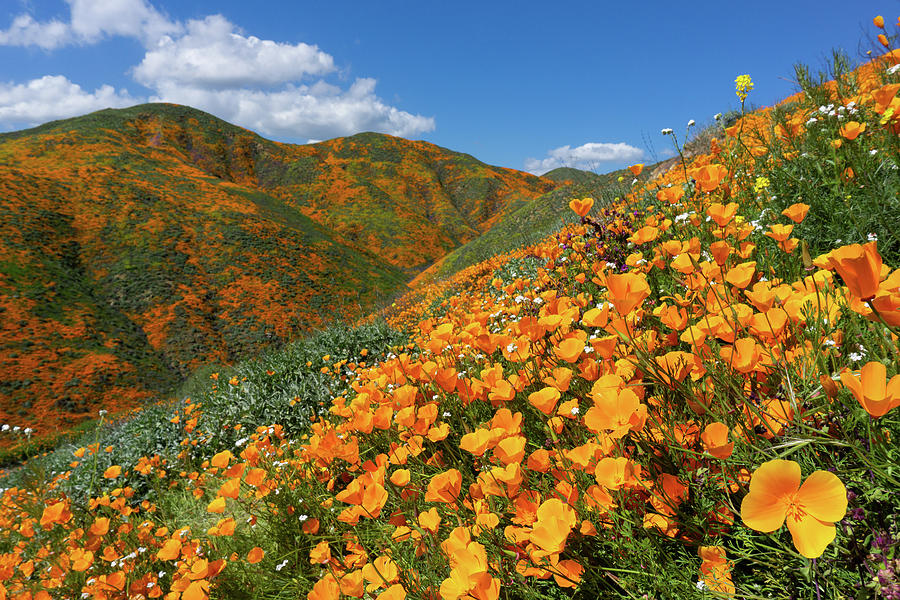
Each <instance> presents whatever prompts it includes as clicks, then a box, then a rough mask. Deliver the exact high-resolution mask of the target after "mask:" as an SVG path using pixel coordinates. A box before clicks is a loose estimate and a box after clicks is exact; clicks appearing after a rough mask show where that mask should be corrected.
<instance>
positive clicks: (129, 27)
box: [0, 0, 182, 50]
mask: <svg viewBox="0 0 900 600" xmlns="http://www.w3.org/2000/svg"><path fill="white" fill-rule="evenodd" d="M66 2H68V4H69V22H67V23H64V22H62V21H60V20H57V19H53V20H51V21H48V22H46V23H40V22H38V21H35V20H34V18H33V17H32V16H31V15H28V14H22V15H19V16H17V17H16V18H15V19H13V22H12V25H10V27H9V28H8V29H6V30H2V31H0V45H3V46H38V47H39V48H43V49H45V50H52V49H54V48H59V47H61V46H66V45H69V44H93V43H96V42H98V41H100V40H101V39H103V38H104V37H106V36H114V35H120V36H127V37H133V38H136V39H138V40H140V41H141V42H142V43H144V44H145V45H150V44H153V43H155V42H156V41H157V40H158V39H160V38H161V37H162V36H164V35H166V34H171V33H177V32H178V31H180V30H181V29H182V26H181V25H180V24H179V23H176V22H174V21H171V20H170V19H169V18H168V17H167V16H166V15H165V14H163V13H161V12H160V11H158V10H156V8H154V7H153V6H152V5H151V4H149V3H148V2H146V0H66Z"/></svg>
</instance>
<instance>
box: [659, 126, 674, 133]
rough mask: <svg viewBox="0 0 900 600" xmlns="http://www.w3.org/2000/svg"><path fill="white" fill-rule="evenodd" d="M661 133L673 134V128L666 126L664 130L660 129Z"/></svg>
mask: <svg viewBox="0 0 900 600" xmlns="http://www.w3.org/2000/svg"><path fill="white" fill-rule="evenodd" d="M660 133H661V134H663V135H672V130H671V129H669V128H668V127H666V128H665V129H663V130H662V131H660Z"/></svg>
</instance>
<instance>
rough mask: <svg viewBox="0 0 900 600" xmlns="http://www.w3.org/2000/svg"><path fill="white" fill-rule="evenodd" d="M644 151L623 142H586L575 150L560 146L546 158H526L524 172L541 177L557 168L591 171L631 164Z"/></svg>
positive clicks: (549, 152)
mask: <svg viewBox="0 0 900 600" xmlns="http://www.w3.org/2000/svg"><path fill="white" fill-rule="evenodd" d="M643 155H644V151H643V150H641V149H640V148H635V147H634V146H629V145H628V144H625V143H623V142H617V143H615V144H610V143H606V142H588V143H587V144H583V145H581V146H578V147H576V148H572V147H571V146H561V147H559V148H554V149H553V150H550V151H548V152H547V158H543V159H537V158H526V159H525V170H526V171H528V172H530V173H534V174H535V175H542V174H544V173H546V172H547V171H552V170H553V169H556V168H559V167H573V168H576V169H583V170H586V171H592V170H594V169H596V168H597V167H599V166H600V163H609V162H631V161H636V160H638V159H640V158H641V157H642V156H643Z"/></svg>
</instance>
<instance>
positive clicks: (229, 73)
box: [134, 15, 334, 89]
mask: <svg viewBox="0 0 900 600" xmlns="http://www.w3.org/2000/svg"><path fill="white" fill-rule="evenodd" d="M331 71H334V59H333V58H332V57H331V56H330V55H328V54H326V53H325V52H322V51H321V50H319V48H318V46H310V45H308V44H303V43H299V44H284V43H278V42H274V41H272V40H261V39H259V38H257V37H253V36H249V37H245V36H243V35H241V34H240V33H238V32H237V31H235V26H234V25H233V24H232V23H230V22H229V21H228V20H227V19H226V18H225V17H223V16H221V15H212V16H209V17H206V18H205V19H202V20H192V21H188V24H187V32H186V33H185V34H184V35H181V36H178V37H175V38H173V37H171V36H165V37H163V38H161V39H160V40H159V42H158V43H157V45H156V47H154V48H152V49H150V50H148V51H147V53H146V55H144V60H142V61H141V64H139V65H138V66H137V67H135V69H134V76H135V79H137V81H139V82H140V83H142V84H144V85H146V86H147V87H150V88H159V87H160V86H168V87H171V86H175V85H187V86H191V87H202V88H211V89H216V88H235V87H247V86H259V85H262V86H272V85H276V84H281V83H284V82H287V81H297V80H300V79H301V78H303V77H304V76H306V75H324V74H326V73H329V72H331Z"/></svg>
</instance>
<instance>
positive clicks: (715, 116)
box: [713, 113, 722, 121]
mask: <svg viewBox="0 0 900 600" xmlns="http://www.w3.org/2000/svg"><path fill="white" fill-rule="evenodd" d="M713 119H715V120H716V121H721V120H722V113H716V114H714V115H713Z"/></svg>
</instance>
